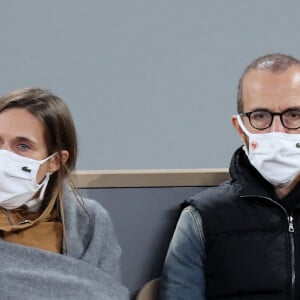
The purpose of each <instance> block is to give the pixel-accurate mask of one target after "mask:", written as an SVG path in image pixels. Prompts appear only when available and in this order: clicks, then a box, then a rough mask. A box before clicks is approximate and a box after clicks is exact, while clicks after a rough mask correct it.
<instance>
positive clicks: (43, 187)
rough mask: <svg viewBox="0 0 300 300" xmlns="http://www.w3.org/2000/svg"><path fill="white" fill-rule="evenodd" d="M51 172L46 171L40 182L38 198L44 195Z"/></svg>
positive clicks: (40, 198) (41, 198)
mask: <svg viewBox="0 0 300 300" xmlns="http://www.w3.org/2000/svg"><path fill="white" fill-rule="evenodd" d="M51 174H52V172H47V173H46V176H45V178H44V180H43V182H42V183H41V186H42V189H41V191H40V194H39V200H43V199H44V195H45V192H46V188H47V186H48V182H49V179H50V175H51Z"/></svg>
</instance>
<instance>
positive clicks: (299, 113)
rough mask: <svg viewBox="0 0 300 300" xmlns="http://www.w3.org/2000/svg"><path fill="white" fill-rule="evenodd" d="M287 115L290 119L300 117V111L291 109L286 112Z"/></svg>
mask: <svg viewBox="0 0 300 300" xmlns="http://www.w3.org/2000/svg"><path fill="white" fill-rule="evenodd" d="M286 117H287V118H290V119H300V111H289V112H287V113H286Z"/></svg>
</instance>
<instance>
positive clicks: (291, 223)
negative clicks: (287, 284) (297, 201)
mask: <svg viewBox="0 0 300 300" xmlns="http://www.w3.org/2000/svg"><path fill="white" fill-rule="evenodd" d="M288 222H289V236H290V243H291V267H292V287H291V296H292V297H291V298H292V299H295V276H296V274H295V273H296V272H295V241H294V232H295V229H294V218H293V216H292V215H290V216H288Z"/></svg>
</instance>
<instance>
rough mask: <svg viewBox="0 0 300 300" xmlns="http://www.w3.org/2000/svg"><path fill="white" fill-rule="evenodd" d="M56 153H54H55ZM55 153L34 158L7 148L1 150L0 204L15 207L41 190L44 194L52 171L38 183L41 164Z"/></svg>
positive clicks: (10, 207)
mask: <svg viewBox="0 0 300 300" xmlns="http://www.w3.org/2000/svg"><path fill="white" fill-rule="evenodd" d="M53 155H54V154H53ZM53 155H51V156H48V157H47V158H45V159H43V160H34V159H31V158H28V157H24V156H21V155H18V154H16V153H14V152H11V151H7V150H0V206H1V207H4V208H6V209H15V208H18V207H20V206H22V205H23V204H25V203H26V202H27V201H29V200H30V199H32V198H33V197H34V195H35V194H36V193H37V192H38V191H39V192H40V194H39V198H40V199H42V198H43V196H44V192H45V189H46V187H47V184H48V181H49V177H50V173H49V172H47V173H46V175H45V178H44V179H43V181H42V182H41V183H37V173H38V170H39V168H40V166H41V165H42V164H43V163H45V162H46V161H47V160H49V159H50V158H51V157H52V156H53Z"/></svg>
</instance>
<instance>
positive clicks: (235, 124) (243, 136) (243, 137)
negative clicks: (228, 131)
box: [231, 115, 247, 144]
mask: <svg viewBox="0 0 300 300" xmlns="http://www.w3.org/2000/svg"><path fill="white" fill-rule="evenodd" d="M231 123H232V125H233V127H234V128H235V130H236V132H237V133H238V135H239V137H240V138H241V140H242V141H243V143H244V144H247V136H246V134H245V133H244V131H243V129H242V128H241V126H240V124H239V122H238V120H237V116H236V115H233V116H232V117H231Z"/></svg>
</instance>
